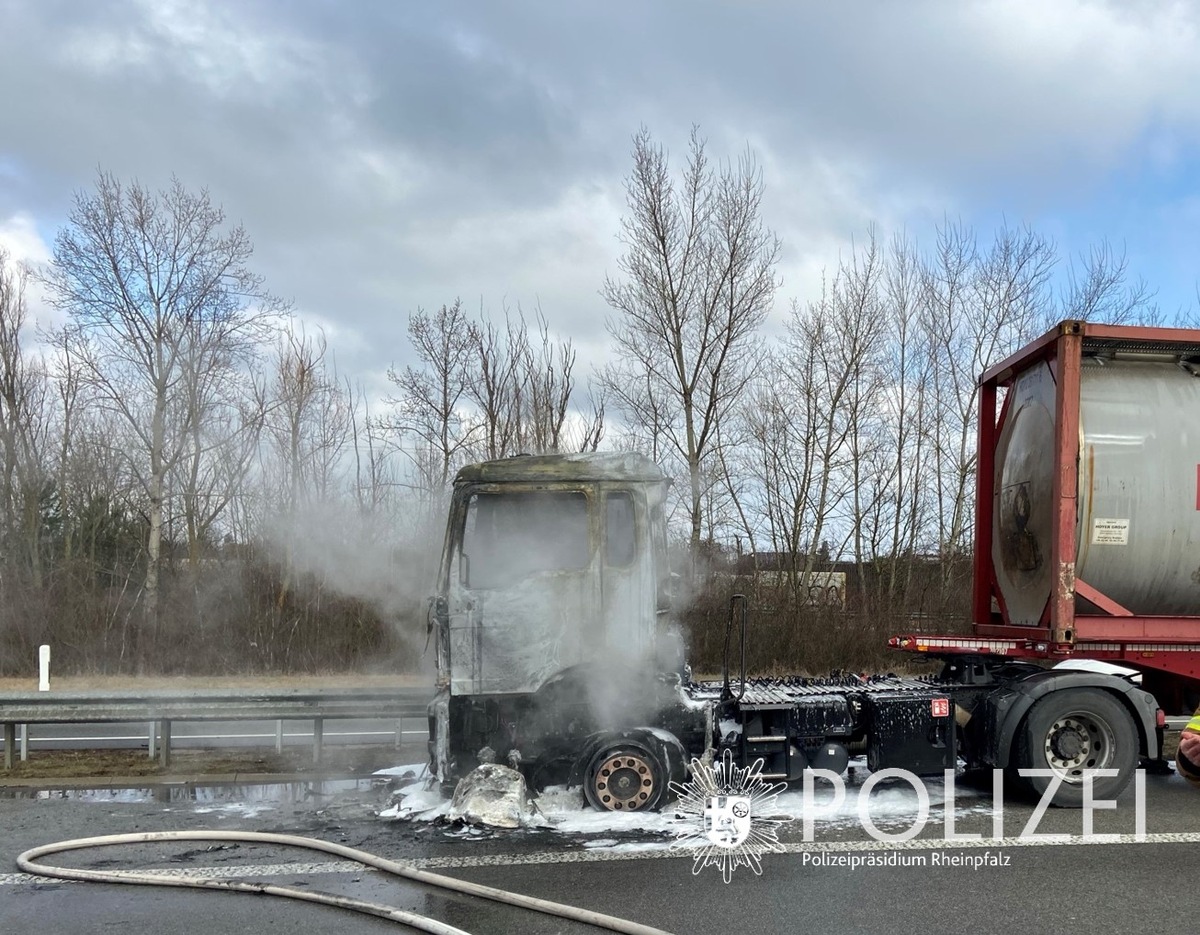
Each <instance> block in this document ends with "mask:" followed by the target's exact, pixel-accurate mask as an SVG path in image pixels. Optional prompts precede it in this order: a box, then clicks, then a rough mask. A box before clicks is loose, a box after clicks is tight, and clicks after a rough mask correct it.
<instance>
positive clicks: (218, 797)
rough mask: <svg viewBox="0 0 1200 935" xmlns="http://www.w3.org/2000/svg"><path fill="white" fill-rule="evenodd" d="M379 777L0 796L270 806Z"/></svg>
mask: <svg viewBox="0 0 1200 935" xmlns="http://www.w3.org/2000/svg"><path fill="white" fill-rule="evenodd" d="M378 786H379V780H372V779H334V780H324V781H313V782H281V783H227V784H214V785H203V784H193V783H155V784H153V785H148V786H143V787H139V788H132V789H19V788H18V789H13V788H7V789H5V788H0V799H37V800H52V799H64V800H67V801H72V802H106V803H113V802H116V803H122V804H138V803H143V802H151V803H160V804H167V805H197V806H202V807H203V806H211V807H213V808H220V807H223V806H240V807H247V806H257V807H264V806H271V805H286V804H292V803H297V802H314V803H318V804H319V803H320V802H321V801H322V800H323V799H326V798H331V797H333V796H336V795H345V794H347V793H355V792H370V791H372V790H374V789H376V788H378Z"/></svg>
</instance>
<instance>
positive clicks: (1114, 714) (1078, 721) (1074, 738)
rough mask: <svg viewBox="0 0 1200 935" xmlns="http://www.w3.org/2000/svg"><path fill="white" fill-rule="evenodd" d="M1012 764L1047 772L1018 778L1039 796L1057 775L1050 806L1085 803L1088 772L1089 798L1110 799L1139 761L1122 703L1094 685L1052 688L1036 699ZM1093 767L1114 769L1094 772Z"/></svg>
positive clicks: (1133, 731) (1130, 721)
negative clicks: (1109, 772) (1103, 773)
mask: <svg viewBox="0 0 1200 935" xmlns="http://www.w3.org/2000/svg"><path fill="white" fill-rule="evenodd" d="M1015 759H1016V765H1017V767H1018V768H1019V769H1038V770H1044V771H1048V772H1049V774H1051V775H1042V776H1022V777H1020V781H1021V783H1022V784H1023V785H1025V786H1026V787H1028V788H1029V789H1030V790H1031V791H1032V792H1034V793H1036V794H1037V795H1038V796H1041V795H1043V794H1044V793H1045V791H1046V790H1047V789H1048V788H1049V786H1050V783H1051V782H1052V781H1054V780H1058V782H1059V785H1058V791H1057V792H1055V794H1054V797H1053V799H1052V800H1051V801H1052V803H1053V804H1054V805H1058V806H1062V807H1066V808H1079V807H1080V806H1081V805H1083V787H1084V780H1085V777H1086V776H1088V775H1091V777H1092V799H1093V801H1095V800H1099V799H1114V798H1116V796H1117V794H1118V793H1119V792H1120V791H1121V790H1122V789H1124V788H1125V786H1126V785H1127V784H1128V783H1129V780H1130V779H1132V778H1133V772H1134V770H1135V769H1136V768H1137V761H1138V735H1137V728H1136V727H1135V726H1134V723H1133V717H1132V716H1131V715H1130V713H1129V711H1127V710H1126V708H1125V706H1124V705H1123V704H1121V702H1119V701H1118V700H1117V699H1116V698H1114V697H1113V696H1112V695H1111V694H1109V693H1108V692H1106V691H1103V690H1101V689H1098V688H1072V689H1067V690H1065V691H1057V692H1052V693H1050V694H1049V695H1046V696H1045V697H1044V698H1042V699H1041V700H1040V701H1038V702H1037V703H1036V704H1035V705H1034V706H1033V707H1032V708H1031V709H1030V710H1029V714H1028V716H1027V717H1026V718H1025V723H1024V724H1023V725H1022V726H1021V729H1020V731H1019V733H1018V735H1017V749H1016V757H1015ZM1093 770H1115V771H1116V774H1115V775H1112V776H1097V775H1095V774H1094V773H1093V772H1092V771H1093Z"/></svg>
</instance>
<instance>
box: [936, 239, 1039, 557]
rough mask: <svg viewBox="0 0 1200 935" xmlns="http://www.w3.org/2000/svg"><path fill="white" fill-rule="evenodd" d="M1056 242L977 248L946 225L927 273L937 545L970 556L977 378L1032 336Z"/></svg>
mask: <svg viewBox="0 0 1200 935" xmlns="http://www.w3.org/2000/svg"><path fill="white" fill-rule="evenodd" d="M1054 263H1055V252H1054V247H1053V244H1051V243H1050V242H1049V241H1048V240H1046V239H1045V238H1044V237H1042V236H1040V235H1039V234H1037V233H1036V232H1034V231H1032V230H1030V229H1029V228H1020V229H1012V228H1008V227H1004V228H1001V229H1000V230H999V231H997V233H996V236H995V238H994V240H993V241H992V243H991V245H990V247H988V248H987V249H986V250H982V251H981V250H980V249H979V246H978V242H977V239H976V236H975V234H974V232H973V231H971V230H970V229H968V228H965V227H963V226H962V225H951V224H945V225H943V226H942V227H941V228H940V229H939V230H938V241H937V249H936V252H935V254H934V257H933V258H932V259H931V260H930V261H929V262H928V264H927V265H926V269H925V290H924V292H925V296H924V298H925V301H924V306H925V314H924V316H923V319H924V320H923V327H924V329H925V332H926V336H927V339H928V344H929V347H930V349H931V355H932V356H931V361H930V364H931V368H932V369H931V374H932V380H931V402H932V405H933V407H934V419H933V420H932V421H931V423H930V428H931V430H932V431H933V432H934V433H935V434H934V435H933V437H932V438H931V439H930V442H931V447H932V451H933V453H934V456H935V458H936V460H937V470H936V474H935V478H936V485H937V496H936V501H935V502H936V504H937V517H936V518H937V535H936V541H937V544H938V549H939V552H940V553H941V555H942V556H943V559H944V572H945V573H946V574H949V570H950V567H951V566H950V564H949V562H950V560H951V559H953V558H954V557H955V556H961V555H965V554H967V553H968V552H969V550H970V547H971V544H970V534H971V522H972V518H973V517H972V511H971V502H972V498H973V496H974V480H975V460H976V451H975V442H976V424H977V417H976V402H977V393H978V379H979V375H980V374H981V373H982V372H983V371H984V370H985V369H987V367H988V366H989V365H991V364H993V363H995V362H997V361H999V360H1002V359H1004V357H1006V356H1007V355H1008V354H1010V353H1012V352H1013V351H1015V350H1016V349H1017V347H1019V346H1020V344H1021V343H1022V342H1023V341H1025V340H1028V339H1029V338H1031V337H1033V336H1034V335H1036V334H1037V333H1038V331H1039V330H1040V327H1041V325H1042V323H1043V322H1044V321H1045V320H1046V310H1047V306H1048V304H1049V302H1050V296H1049V293H1048V289H1047V285H1048V282H1049V278H1050V274H1051V272H1052V270H1053V268H1054Z"/></svg>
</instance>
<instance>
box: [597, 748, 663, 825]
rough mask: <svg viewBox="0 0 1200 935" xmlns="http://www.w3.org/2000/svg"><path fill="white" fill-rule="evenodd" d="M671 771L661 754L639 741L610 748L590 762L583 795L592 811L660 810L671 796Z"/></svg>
mask: <svg viewBox="0 0 1200 935" xmlns="http://www.w3.org/2000/svg"><path fill="white" fill-rule="evenodd" d="M667 785H668V778H667V770H666V767H665V766H664V765H663V763H662V760H661V758H660V757H659V755H658V754H657V753H656V752H655V751H654V750H652V749H650V747H648V746H644V745H642V744H640V743H637V742H632V741H625V742H623V743H620V744H617V745H614V746H606V747H602V748H601V749H599V750H597V751H596V753H595V754H594V755H593V756H592V758H591V760H590V761H589V762H588V765H587V769H586V771H585V774H584V780H583V794H584V797H585V798H586V799H587V801H588V804H589V805H591V806H592V808H597V809H603V810H606V811H612V812H637V811H647V810H651V809H655V808H658V806H659V805H660V804H662V802H663V801H664V800H665V798H666V795H667Z"/></svg>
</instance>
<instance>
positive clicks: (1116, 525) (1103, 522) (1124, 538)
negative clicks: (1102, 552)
mask: <svg viewBox="0 0 1200 935" xmlns="http://www.w3.org/2000/svg"><path fill="white" fill-rule="evenodd" d="M1092 545H1129V520H1128V519H1094V520H1092Z"/></svg>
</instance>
